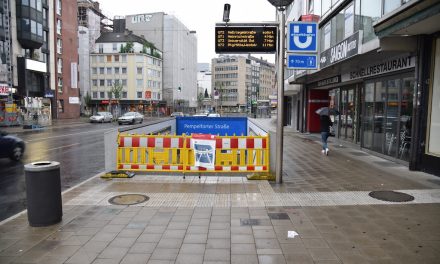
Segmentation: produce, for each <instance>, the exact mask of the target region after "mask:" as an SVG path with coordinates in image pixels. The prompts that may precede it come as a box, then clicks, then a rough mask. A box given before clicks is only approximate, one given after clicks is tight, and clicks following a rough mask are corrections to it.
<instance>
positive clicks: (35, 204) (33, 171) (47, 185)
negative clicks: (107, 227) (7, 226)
mask: <svg viewBox="0 0 440 264" xmlns="http://www.w3.org/2000/svg"><path fill="white" fill-rule="evenodd" d="M24 171H25V179H26V199H27V215H28V221H29V225H30V226H34V227H39V226H48V225H53V224H56V223H58V222H60V221H61V219H62V216H63V209H62V201H61V179H60V163H59V162H56V161H39V162H33V163H29V164H26V165H24Z"/></svg>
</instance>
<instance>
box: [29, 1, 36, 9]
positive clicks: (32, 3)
mask: <svg viewBox="0 0 440 264" xmlns="http://www.w3.org/2000/svg"><path fill="white" fill-rule="evenodd" d="M30 4H31V5H30V6H31V7H32V8H36V6H35V0H30Z"/></svg>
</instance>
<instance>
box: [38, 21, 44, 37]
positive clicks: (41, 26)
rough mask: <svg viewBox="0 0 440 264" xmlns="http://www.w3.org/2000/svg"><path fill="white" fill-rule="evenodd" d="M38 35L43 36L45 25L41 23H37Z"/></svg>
mask: <svg viewBox="0 0 440 264" xmlns="http://www.w3.org/2000/svg"><path fill="white" fill-rule="evenodd" d="M37 35H38V36H39V37H43V25H42V24H41V23H37Z"/></svg>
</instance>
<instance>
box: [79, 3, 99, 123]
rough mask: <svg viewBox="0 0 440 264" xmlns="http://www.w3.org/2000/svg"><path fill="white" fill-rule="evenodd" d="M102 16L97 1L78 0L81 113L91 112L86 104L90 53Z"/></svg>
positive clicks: (92, 49)
mask: <svg viewBox="0 0 440 264" xmlns="http://www.w3.org/2000/svg"><path fill="white" fill-rule="evenodd" d="M104 18H105V16H104V15H103V14H102V13H101V9H100V8H99V3H98V2H95V1H92V0H78V74H79V81H78V87H79V90H80V105H81V114H83V115H84V114H85V115H90V114H91V111H90V110H91V109H89V107H88V106H87V104H88V103H90V101H89V99H90V97H91V95H92V93H91V90H90V53H91V52H92V51H94V50H95V45H96V44H95V41H96V40H97V39H98V38H99V36H100V35H101V31H102V28H103V25H102V20H103V19H104ZM86 101H87V102H86Z"/></svg>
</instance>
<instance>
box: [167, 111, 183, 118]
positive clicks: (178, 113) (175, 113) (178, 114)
mask: <svg viewBox="0 0 440 264" xmlns="http://www.w3.org/2000/svg"><path fill="white" fill-rule="evenodd" d="M170 116H175V117H176V116H184V115H183V113H182V112H173V113H172V114H171V115H170Z"/></svg>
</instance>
